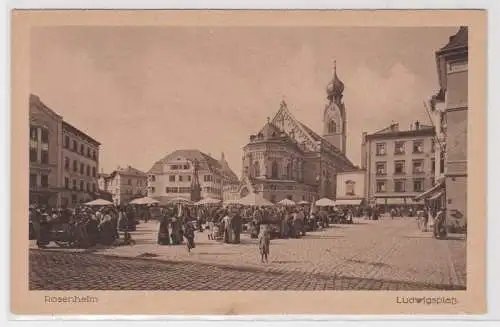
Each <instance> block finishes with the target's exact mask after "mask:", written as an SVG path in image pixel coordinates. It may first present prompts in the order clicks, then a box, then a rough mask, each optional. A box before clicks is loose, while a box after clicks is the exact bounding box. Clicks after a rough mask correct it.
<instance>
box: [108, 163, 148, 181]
mask: <svg viewBox="0 0 500 327" xmlns="http://www.w3.org/2000/svg"><path fill="white" fill-rule="evenodd" d="M99 175H100V176H102V177H104V178H105V179H106V178H113V177H115V176H116V175H127V176H137V177H147V175H146V173H145V172H143V171H140V170H139V169H136V168H134V167H132V166H128V167H125V168H118V169H116V170H114V171H113V172H111V174H103V173H101V174H99Z"/></svg>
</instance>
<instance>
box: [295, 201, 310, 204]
mask: <svg viewBox="0 0 500 327" xmlns="http://www.w3.org/2000/svg"><path fill="white" fill-rule="evenodd" d="M297 204H300V205H304V204H309V202H307V201H304V200H302V201H300V202H299V203H297Z"/></svg>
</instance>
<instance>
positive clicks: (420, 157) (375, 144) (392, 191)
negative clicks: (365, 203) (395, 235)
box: [361, 121, 436, 208]
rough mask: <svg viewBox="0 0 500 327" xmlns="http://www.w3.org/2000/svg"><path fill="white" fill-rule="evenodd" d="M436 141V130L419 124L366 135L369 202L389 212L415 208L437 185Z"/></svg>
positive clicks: (364, 158) (364, 164) (393, 126)
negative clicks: (390, 208)
mask: <svg viewBox="0 0 500 327" xmlns="http://www.w3.org/2000/svg"><path fill="white" fill-rule="evenodd" d="M434 140H435V130H434V127H432V126H426V125H422V124H420V123H419V122H418V121H417V122H415V123H414V124H412V127H411V128H410V129H409V130H400V129H399V124H397V123H393V124H391V125H390V126H389V127H387V128H384V129H382V130H380V131H377V132H375V133H373V134H367V133H363V141H362V145H361V147H362V168H363V169H365V170H366V175H365V185H366V188H365V198H366V199H368V200H369V201H370V202H371V203H375V204H378V205H383V206H385V207H386V208H387V207H388V206H393V205H397V206H401V205H408V204H414V200H413V199H414V197H415V196H417V195H418V194H420V193H421V192H423V191H424V190H425V189H426V188H428V187H431V186H432V185H433V184H434V179H435V154H434V152H435V149H436V146H435V141H434Z"/></svg>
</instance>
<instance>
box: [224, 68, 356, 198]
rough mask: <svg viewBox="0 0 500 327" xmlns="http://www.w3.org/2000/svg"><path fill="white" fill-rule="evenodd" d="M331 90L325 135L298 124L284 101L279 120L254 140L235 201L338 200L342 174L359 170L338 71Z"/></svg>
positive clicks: (245, 152)
mask: <svg viewBox="0 0 500 327" xmlns="http://www.w3.org/2000/svg"><path fill="white" fill-rule="evenodd" d="M326 91H327V100H328V101H327V104H326V105H325V108H324V110H323V133H322V136H320V135H319V134H317V133H316V132H314V131H313V130H312V129H310V128H309V127H307V126H306V125H305V124H303V123H302V122H300V121H298V120H297V119H295V117H294V116H293V115H292V113H291V112H290V110H289V109H288V107H287V104H286V103H285V102H284V101H282V102H281V105H280V109H279V110H278V112H277V113H276V114H275V115H274V117H273V118H272V119H268V121H267V123H266V124H265V125H264V126H263V127H262V128H261V130H260V131H258V133H257V134H254V135H250V137H249V142H248V143H247V144H246V145H245V147H244V148H243V176H242V181H241V183H240V186H239V187H238V188H237V189H235V190H234V191H235V192H236V193H237V194H235V195H234V197H243V196H245V195H246V194H248V193H250V192H255V193H260V194H262V195H263V196H264V197H265V198H266V199H268V200H270V201H271V202H279V201H281V200H283V199H285V198H288V199H291V200H293V201H296V202H299V201H308V202H311V201H314V200H315V199H316V200H317V199H318V198H322V197H327V198H330V199H335V198H336V191H337V187H336V181H337V174H338V173H339V172H342V171H347V170H353V169H355V166H354V165H353V164H352V162H351V161H350V160H349V159H348V158H347V157H346V123H347V118H346V111H345V106H344V102H343V100H342V96H343V91H344V84H343V83H342V81H340V79H339V78H338V76H337V72H336V68H334V73H333V78H332V80H331V81H330V83H329V84H328V87H327V90H326Z"/></svg>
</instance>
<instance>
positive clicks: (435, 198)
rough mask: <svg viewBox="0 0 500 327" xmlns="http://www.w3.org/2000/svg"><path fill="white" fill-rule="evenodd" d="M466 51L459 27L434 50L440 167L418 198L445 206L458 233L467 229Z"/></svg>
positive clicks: (465, 38) (433, 112)
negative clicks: (439, 47)
mask: <svg viewBox="0 0 500 327" xmlns="http://www.w3.org/2000/svg"><path fill="white" fill-rule="evenodd" d="M468 49H469V46H468V28H467V27H465V26H462V27H460V29H459V30H458V32H457V33H456V34H455V35H453V36H451V37H450V39H449V42H448V43H447V44H446V45H445V46H444V47H442V48H441V49H439V50H438V51H436V63H437V73H438V80H439V86H440V89H439V92H437V94H435V95H433V96H432V97H431V99H430V101H429V102H430V112H431V117H432V120H433V123H434V125H435V126H436V140H437V144H438V145H439V151H437V152H436V162H437V163H439V166H438V169H436V176H435V180H436V184H435V185H434V186H433V187H431V188H429V189H428V190H426V191H425V192H423V193H422V194H420V195H419V196H418V199H419V200H421V199H424V200H427V201H430V202H431V203H433V205H434V206H437V207H445V208H446V220H447V225H449V226H451V227H453V228H456V229H459V230H462V229H465V230H466V228H467V124H468V110H469V106H468V58H469V51H468Z"/></svg>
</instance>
